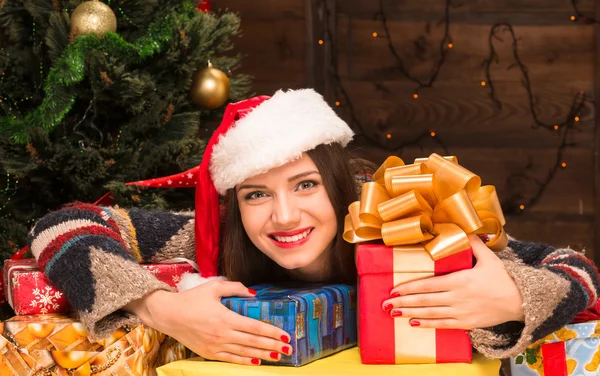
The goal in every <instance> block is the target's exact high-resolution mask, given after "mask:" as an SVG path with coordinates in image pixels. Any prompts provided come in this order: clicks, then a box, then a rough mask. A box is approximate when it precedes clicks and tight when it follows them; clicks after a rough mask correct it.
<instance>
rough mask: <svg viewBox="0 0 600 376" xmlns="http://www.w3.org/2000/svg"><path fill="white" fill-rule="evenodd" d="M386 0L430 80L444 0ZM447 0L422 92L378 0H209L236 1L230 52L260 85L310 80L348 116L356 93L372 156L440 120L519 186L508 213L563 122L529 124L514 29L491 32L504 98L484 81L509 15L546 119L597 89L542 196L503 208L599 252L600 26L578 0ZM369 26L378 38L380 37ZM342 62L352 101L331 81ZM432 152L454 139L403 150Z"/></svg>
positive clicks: (559, 238)
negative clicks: (574, 1)
mask: <svg viewBox="0 0 600 376" xmlns="http://www.w3.org/2000/svg"><path fill="white" fill-rule="evenodd" d="M599 3H600V2H599ZM383 4H384V9H385V14H386V17H387V19H388V25H389V29H390V37H391V40H392V41H393V44H394V46H395V48H396V50H397V51H398V53H399V54H400V56H401V58H402V60H403V61H404V63H405V66H406V67H407V69H408V70H409V71H410V73H411V74H412V75H414V76H416V77H419V78H420V79H422V80H427V79H428V78H429V76H430V75H431V71H432V69H433V68H434V67H435V65H436V63H437V61H438V59H439V56H440V51H439V45H440V40H441V38H442V36H443V31H444V24H443V19H444V9H445V8H444V7H445V0H419V1H415V0H385V1H383ZM451 4H452V6H451V8H450V36H451V38H452V43H453V48H452V49H451V50H450V52H449V53H448V55H447V59H446V62H445V63H444V64H443V65H442V67H441V69H440V73H439V76H438V78H437V80H436V81H435V82H434V85H433V87H432V88H427V89H422V90H421V91H420V92H419V98H418V99H414V98H413V94H414V92H415V89H416V88H417V85H416V84H415V83H414V82H411V81H409V80H408V79H406V77H405V76H403V75H402V74H401V73H400V72H399V70H398V69H397V60H396V58H395V57H394V56H393V55H392V53H391V52H390V50H389V48H388V40H387V39H386V38H381V36H382V35H384V30H383V27H382V23H381V21H380V20H379V19H377V18H376V17H374V16H375V14H376V13H377V12H378V11H379V1H377V0H338V1H335V0H255V1H247V0H214V1H213V2H212V8H213V10H218V9H230V10H233V11H236V12H238V13H239V14H240V16H241V19H242V29H243V36H241V37H240V38H239V39H236V40H235V51H236V52H240V53H242V54H243V55H244V57H243V61H242V65H243V69H242V70H241V71H242V72H243V73H248V74H251V75H252V76H254V86H253V88H254V91H255V92H256V93H257V94H273V92H274V91H275V90H277V89H279V88H300V87H314V88H316V89H317V90H319V91H320V92H321V93H322V94H324V95H325V97H326V98H327V99H328V100H329V101H330V103H331V104H332V105H334V104H335V102H336V101H339V102H340V105H339V107H337V109H338V112H339V113H340V115H341V116H343V117H344V118H345V119H346V120H347V121H348V122H350V121H351V119H352V117H351V115H352V112H351V111H350V110H349V105H350V104H352V105H353V108H354V114H355V116H356V118H357V119H358V121H359V122H360V124H361V125H362V129H357V131H361V132H365V133H367V134H368V135H369V139H371V140H375V142H373V141H367V139H366V138H365V137H361V136H359V137H357V141H356V142H355V143H354V144H353V145H352V146H353V147H354V149H356V153H357V154H359V155H360V156H362V157H365V158H368V159H371V160H373V161H374V162H377V163H380V162H382V161H383V160H384V159H385V157H386V156H388V155H389V154H390V151H389V149H388V147H389V148H393V147H394V146H395V145H399V144H400V143H401V142H403V141H406V140H412V139H414V138H415V137H417V136H418V135H420V134H422V133H423V132H424V131H428V130H434V131H435V133H436V137H437V138H438V140H440V141H442V142H443V144H444V145H445V146H446V148H447V150H448V152H449V153H450V154H452V155H456V156H457V157H458V159H459V162H460V163H461V164H462V165H464V166H465V167H466V168H468V169H470V170H472V171H474V172H475V173H477V174H479V175H480V176H481V177H482V179H483V182H484V184H492V185H494V186H496V188H497V190H498V193H499V196H500V197H501V199H502V200H504V201H505V202H506V200H507V199H509V198H513V197H515V194H516V193H517V192H521V193H522V195H523V199H522V200H520V201H519V200H518V201H515V202H512V203H511V205H512V206H511V207H508V208H505V210H506V211H507V212H513V209H515V205H516V207H518V206H519V204H520V203H521V202H526V201H527V200H528V199H529V198H530V197H532V196H534V195H535V192H536V190H537V185H536V184H535V183H532V182H531V181H528V182H523V181H521V182H517V183H511V184H509V179H508V178H509V176H511V175H514V174H519V173H523V174H526V176H530V177H532V178H535V179H537V180H540V181H541V180H544V177H545V176H546V175H547V174H548V171H549V170H550V169H551V167H552V165H553V164H554V163H555V161H556V156H557V150H558V149H557V148H558V145H559V144H560V132H552V131H547V130H544V129H541V128H538V129H535V128H534V127H533V125H534V122H533V118H532V113H531V110H530V108H529V105H528V100H527V98H528V97H527V92H526V90H525V89H524V87H523V85H522V78H523V75H522V73H521V71H520V70H519V69H511V70H508V69H507V68H508V67H509V66H510V65H512V64H513V63H514V62H515V60H514V57H513V53H512V39H511V38H510V36H509V34H508V33H501V34H500V35H499V36H500V37H501V39H502V40H496V39H494V40H493V45H494V47H495V48H496V50H497V52H498V55H499V59H498V62H497V63H494V64H493V65H492V69H491V74H492V79H493V83H494V86H495V88H496V91H497V96H498V99H499V100H500V101H501V103H502V108H501V109H499V108H497V107H495V106H494V105H493V103H492V101H491V99H490V95H489V94H490V91H489V88H488V87H489V86H488V87H483V86H482V85H481V82H482V81H483V80H485V72H484V69H483V67H482V62H483V61H484V60H485V59H486V58H487V57H488V56H489V54H490V46H489V34H490V29H491V27H492V25H494V24H495V23H497V22H506V23H509V24H510V25H512V26H513V27H514V31H515V33H516V35H517V37H519V38H520V40H519V42H518V53H519V56H520V58H521V60H522V61H523V63H524V64H525V65H526V66H527V69H528V74H529V77H530V79H531V84H532V90H533V94H534V96H535V99H536V107H535V109H536V112H537V114H538V117H539V118H540V120H542V121H543V122H546V123H551V124H553V123H560V122H563V121H564V120H565V118H566V116H567V115H568V111H569V109H570V106H571V103H572V101H573V98H574V96H575V95H576V94H577V93H578V92H579V91H580V90H583V91H584V92H585V93H586V95H587V98H588V101H587V102H586V104H585V107H584V108H583V111H582V113H581V114H580V121H579V122H578V123H577V126H576V128H577V129H576V130H574V131H573V132H571V133H572V135H571V136H570V137H569V142H570V146H569V148H568V149H567V150H566V151H565V153H564V158H563V160H564V162H565V163H566V164H567V165H566V168H564V169H560V170H559V171H558V172H557V174H556V176H555V178H554V179H553V180H552V181H551V183H550V184H549V185H548V187H547V188H546V190H545V191H544V192H543V195H542V196H541V198H540V199H539V201H538V202H537V204H536V205H534V206H533V207H525V209H524V210H522V211H521V212H520V213H519V214H515V215H508V216H507V222H508V223H507V225H506V227H507V230H508V232H509V234H511V235H512V236H514V237H516V238H518V239H522V240H532V241H541V242H546V243H550V244H553V245H557V246H571V247H573V248H575V249H585V250H586V254H587V255H588V256H590V257H593V258H595V261H596V263H597V264H599V263H600V236H598V235H597V234H598V229H599V228H600V226H599V224H598V223H599V220H598V217H599V215H600V213H599V209H598V208H599V207H600V203H599V202H598V201H599V200H598V194H599V190H598V187H597V185H598V182H596V181H595V180H597V179H598V178H599V174H600V173H599V171H600V169H599V158H598V155H597V154H598V150H597V149H598V147H597V145H598V140H597V136H596V131H595V130H596V119H595V111H594V106H595V102H594V98H595V97H596V95H595V94H596V92H595V91H596V90H597V86H598V85H597V83H598V82H597V80H598V79H597V77H598V73H597V69H596V67H597V65H598V58H597V55H598V51H599V48H598V47H597V43H598V42H597V39H598V38H597V37H596V34H597V32H598V31H597V29H596V26H595V25H593V24H584V23H581V22H573V21H571V20H570V16H571V15H573V14H574V11H573V8H572V6H571V2H570V0H454V1H452V2H451ZM597 7H598V5H597V4H596V2H595V1H593V0H581V1H580V2H579V9H580V10H581V11H582V12H583V13H585V14H588V15H590V16H594V15H595V14H596V13H597V10H596V8H597ZM325 9H327V10H328V11H329V14H330V17H327V13H326V12H325ZM327 30H330V31H331V34H330V35H331V36H332V39H331V38H329V37H328V33H327ZM373 32H377V33H378V34H379V36H380V37H378V38H374V37H373V35H372V34H373ZM319 40H323V42H324V43H323V44H319V43H318V41H319ZM332 58H333V59H332ZM332 62H337V66H336V67H333V66H332ZM336 72H337V74H339V77H340V78H341V85H342V87H343V88H344V89H345V91H346V92H347V94H348V96H349V99H350V103H348V101H346V100H345V99H344V98H343V96H342V95H341V94H340V91H339V87H338V86H336V83H335V80H334V79H333V77H334V74H335V73H336ZM355 126H356V125H355ZM388 134H389V135H390V136H391V138H387V135H388ZM382 145H383V146H382ZM431 152H437V153H440V154H444V153H445V150H444V148H442V147H441V145H440V143H438V142H436V140H434V139H433V138H431V137H426V138H425V139H423V140H422V141H421V142H420V143H419V145H414V146H411V147H407V148H404V149H402V150H399V151H398V153H397V154H398V155H399V156H400V157H402V158H403V159H404V160H405V161H406V162H407V163H410V162H412V160H413V159H414V158H415V157H422V156H427V155H429V154H430V153H431ZM517 211H518V210H517ZM594 249H596V250H597V252H596V254H594Z"/></svg>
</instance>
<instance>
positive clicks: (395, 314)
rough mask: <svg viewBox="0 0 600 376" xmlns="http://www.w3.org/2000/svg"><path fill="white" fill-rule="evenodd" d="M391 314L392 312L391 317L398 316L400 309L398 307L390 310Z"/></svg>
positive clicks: (400, 313)
mask: <svg viewBox="0 0 600 376" xmlns="http://www.w3.org/2000/svg"><path fill="white" fill-rule="evenodd" d="M391 314H392V317H399V316H402V311H401V310H399V309H394V310H392V312H391Z"/></svg>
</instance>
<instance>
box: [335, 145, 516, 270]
mask: <svg viewBox="0 0 600 376" xmlns="http://www.w3.org/2000/svg"><path fill="white" fill-rule="evenodd" d="M373 180H374V182H369V183H364V184H363V186H362V195H361V199H360V201H356V202H353V203H352V204H350V206H349V207H348V212H349V214H348V215H347V216H346V219H345V224H344V239H345V240H346V241H347V242H350V243H360V242H365V241H369V240H375V239H383V242H384V243H385V244H386V245H387V246H401V245H416V244H420V245H421V246H422V247H423V248H424V249H425V250H427V251H428V252H429V254H430V255H431V258H432V259H433V260H439V259H441V258H444V257H447V256H450V255H452V254H455V253H458V252H460V251H462V250H465V249H467V248H469V246H470V243H469V239H468V237H467V235H468V234H494V236H491V237H490V240H489V242H488V243H487V246H488V247H489V248H490V249H492V250H493V251H496V252H498V251H501V250H503V249H504V248H505V247H506V245H507V244H508V238H507V235H506V232H505V231H504V227H503V226H504V224H505V223H506V221H505V219H504V215H503V214H502V208H501V207H500V202H499V200H498V196H497V194H496V189H495V188H494V187H493V186H491V185H487V186H481V178H480V177H479V176H477V175H475V174H474V173H472V172H471V171H469V170H467V169H466V168H464V167H462V166H460V165H459V164H458V160H457V159H456V157H453V156H452V157H442V156H440V155H438V154H435V153H434V154H432V155H431V156H429V158H418V159H415V162H414V164H411V165H405V164H404V162H403V161H402V159H400V158H398V157H395V156H392V157H388V158H387V159H386V161H385V162H384V163H383V164H382V165H381V166H380V167H379V169H378V170H377V171H376V172H375V174H374V175H373Z"/></svg>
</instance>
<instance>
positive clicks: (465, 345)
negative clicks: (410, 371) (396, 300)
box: [356, 244, 473, 364]
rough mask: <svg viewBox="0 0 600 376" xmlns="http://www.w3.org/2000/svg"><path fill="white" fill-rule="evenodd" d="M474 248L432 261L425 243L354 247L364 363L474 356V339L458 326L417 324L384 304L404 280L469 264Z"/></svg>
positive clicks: (440, 360)
mask: <svg viewBox="0 0 600 376" xmlns="http://www.w3.org/2000/svg"><path fill="white" fill-rule="evenodd" d="M472 263H473V252H472V251H471V249H470V248H469V249H467V250H465V251H462V252H459V253H457V254H454V255H452V256H448V257H446V258H443V259H441V260H438V261H435V262H434V261H433V260H432V259H431V257H430V256H429V253H428V252H427V251H426V250H425V249H419V248H418V247H402V246H399V247H387V246H385V245H384V244H361V245H359V246H358V247H357V249H356V266H357V269H358V275H359V277H360V278H359V285H358V317H359V319H358V330H359V331H358V338H359V347H360V356H361V359H362V362H363V363H365V364H401V363H462V362H467V363H469V362H471V357H472V350H471V340H470V339H469V336H468V334H467V331H465V330H460V329H430V328H414V327H412V326H410V325H409V323H408V321H409V320H410V318H409V317H391V316H390V313H389V312H387V311H384V310H383V309H381V304H382V303H383V301H384V300H386V299H389V297H390V291H391V290H392V289H393V288H394V287H395V286H397V285H399V284H400V283H403V282H408V281H412V280H417V279H422V278H427V277H430V276H433V275H442V274H447V273H451V272H454V271H458V270H463V269H469V268H471V267H472V265H473V264H472Z"/></svg>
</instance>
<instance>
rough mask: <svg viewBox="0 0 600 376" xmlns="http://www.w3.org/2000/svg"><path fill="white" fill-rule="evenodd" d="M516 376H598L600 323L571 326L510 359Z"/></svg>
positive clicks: (599, 371)
mask: <svg viewBox="0 0 600 376" xmlns="http://www.w3.org/2000/svg"><path fill="white" fill-rule="evenodd" d="M510 369H511V372H512V375H513V376H521V375H522V376H539V375H544V376H558V375H560V376H564V375H570V376H571V375H573V376H575V375H576V376H592V375H594V376H597V375H598V374H600V321H588V322H584V323H580V324H569V325H566V326H565V327H563V328H562V329H560V330H557V331H556V332H554V333H552V334H550V335H549V336H547V337H546V338H544V339H542V340H540V341H538V342H536V343H535V344H533V345H532V346H530V347H528V348H527V349H526V350H525V352H523V353H522V354H519V355H518V356H515V357H512V358H510Z"/></svg>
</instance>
